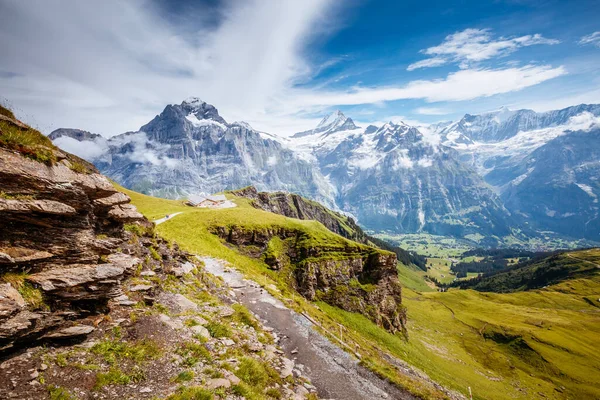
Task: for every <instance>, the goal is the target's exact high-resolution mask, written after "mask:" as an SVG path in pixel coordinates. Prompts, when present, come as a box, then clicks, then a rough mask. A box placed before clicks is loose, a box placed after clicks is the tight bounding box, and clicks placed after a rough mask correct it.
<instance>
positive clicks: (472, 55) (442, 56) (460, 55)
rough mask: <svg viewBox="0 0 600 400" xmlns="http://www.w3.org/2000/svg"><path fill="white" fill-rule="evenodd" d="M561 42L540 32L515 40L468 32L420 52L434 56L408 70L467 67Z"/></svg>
mask: <svg viewBox="0 0 600 400" xmlns="http://www.w3.org/2000/svg"><path fill="white" fill-rule="evenodd" d="M558 43H560V42H559V41H558V40H555V39H547V38H545V37H543V36H542V35H540V34H539V33H536V34H534V35H525V36H519V37H512V38H506V37H499V38H494V37H493V36H492V33H491V31H490V29H465V30H464V31H461V32H456V33H453V34H452V35H448V36H446V38H445V39H444V41H443V42H442V43H441V44H439V45H437V46H433V47H429V48H427V49H425V50H421V53H423V54H426V55H429V56H432V57H430V58H426V59H424V60H421V61H418V62H416V63H413V64H410V65H409V66H408V68H407V70H409V71H413V70H415V69H418V68H426V67H437V66H440V65H444V64H447V63H457V64H459V65H460V67H461V68H468V67H469V66H470V65H471V64H473V63H476V62H480V61H484V60H488V59H491V58H494V57H501V56H505V55H507V54H510V53H512V52H514V51H516V50H518V49H519V48H521V47H527V46H533V45H539V44H547V45H553V44H558Z"/></svg>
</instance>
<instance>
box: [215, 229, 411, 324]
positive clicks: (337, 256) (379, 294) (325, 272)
mask: <svg viewBox="0 0 600 400" xmlns="http://www.w3.org/2000/svg"><path fill="white" fill-rule="evenodd" d="M214 233H215V234H216V235H217V236H219V237H220V238H221V239H223V240H225V241H226V242H227V243H230V244H232V245H235V246H237V247H238V248H239V249H241V250H242V251H243V252H245V253H246V254H248V255H251V256H254V257H257V258H258V257H260V258H261V259H262V260H263V261H264V262H265V263H266V264H267V265H269V266H270V267H271V268H272V269H275V270H279V271H280V273H282V274H285V275H286V278H288V279H292V280H293V281H292V282H290V284H291V285H292V286H293V287H294V288H295V289H296V290H297V291H298V292H299V293H300V294H302V295H303V296H304V297H306V298H307V299H309V300H323V301H325V302H327V303H329V304H331V305H334V306H337V307H340V308H342V309H344V310H347V311H352V312H358V313H361V314H364V315H366V316H367V317H368V318H370V319H371V320H372V321H374V322H375V323H377V324H378V325H380V326H383V327H384V328H386V329H388V330H389V331H391V332H396V331H404V330H405V329H404V325H405V320H406V313H405V310H404V307H403V306H402V290H401V287H400V283H399V281H398V275H397V270H396V265H397V259H396V255H395V254H394V253H390V252H387V251H383V250H379V249H376V248H373V247H369V246H365V245H362V244H359V243H356V242H351V241H348V240H344V239H342V238H339V240H331V241H329V242H327V243H324V244H314V243H313V242H312V241H311V238H310V237H309V236H310V234H309V233H307V232H305V231H300V230H294V229H288V228H283V227H272V228H265V229H258V228H257V229H247V228H242V227H236V226H230V227H224V226H221V227H217V228H216V229H215V230H214ZM332 239H335V236H334V235H332ZM274 241H277V242H278V243H280V244H279V245H278V246H277V247H278V249H276V250H275V249H273V247H275V246H273V242H274ZM257 249H258V251H257Z"/></svg>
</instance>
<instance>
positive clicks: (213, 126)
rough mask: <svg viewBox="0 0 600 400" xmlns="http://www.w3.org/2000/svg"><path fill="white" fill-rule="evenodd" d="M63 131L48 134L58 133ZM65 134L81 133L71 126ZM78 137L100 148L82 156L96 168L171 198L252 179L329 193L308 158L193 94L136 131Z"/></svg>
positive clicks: (321, 196) (320, 196)
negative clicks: (102, 140)
mask: <svg viewBox="0 0 600 400" xmlns="http://www.w3.org/2000/svg"><path fill="white" fill-rule="evenodd" d="M66 131H67V130H59V131H55V132H53V133H52V134H51V135H50V137H51V138H55V137H56V136H57V135H58V134H60V135H61V136H62V137H63V138H64V136H63V135H64V134H65V132H66ZM70 137H71V138H73V139H76V140H81V139H79V138H80V137H81V135H79V134H78V132H76V131H74V132H73V134H72V135H70ZM55 140H58V141H57V144H61V142H60V140H61V138H56V139H55ZM63 140H64V139H63ZM83 141H84V142H85V143H86V144H87V145H89V146H92V147H95V148H99V149H100V151H99V152H98V153H97V155H96V156H95V157H94V158H92V159H90V161H92V162H93V163H94V164H95V165H96V166H97V167H98V168H99V169H100V171H102V172H103V173H104V174H106V175H107V176H109V177H111V178H112V179H114V180H115V181H117V182H119V183H120V184H122V185H124V186H125V187H128V188H130V189H132V190H135V191H138V192H142V193H147V194H151V195H155V196H162V197H171V198H177V197H182V196H183V197H185V196H187V195H189V194H195V193H199V192H207V193H215V192H218V191H221V190H224V189H237V188H240V187H244V186H248V185H255V186H256V187H258V188H259V189H260V190H282V189H285V190H293V191H295V192H298V193H301V194H304V195H306V196H309V197H311V198H314V199H316V200H320V201H325V202H330V199H331V196H330V195H329V193H328V191H329V187H328V185H327V184H326V182H325V179H324V178H323V176H322V175H321V174H320V173H319V172H318V171H317V170H314V169H313V168H312V167H311V166H310V165H309V163H307V162H306V161H303V160H301V159H299V158H298V157H296V156H295V155H294V154H293V152H292V151H290V150H289V149H286V148H284V147H283V146H282V145H281V144H280V143H279V142H277V141H276V140H273V138H272V137H270V136H268V135H265V134H263V133H261V132H258V131H256V130H254V129H253V128H252V127H250V125H248V124H246V123H244V122H234V123H227V122H226V121H225V120H224V119H223V118H222V117H221V116H220V115H219V113H218V111H217V109H216V108H215V107H214V106H212V105H210V104H207V103H205V102H203V101H201V100H199V99H197V98H190V99H187V100H186V101H183V102H182V103H181V104H173V105H168V106H167V107H165V109H164V110H163V112H162V113H161V114H160V115H157V116H156V117H155V118H154V119H153V120H152V121H150V122H149V123H148V124H146V125H144V126H142V127H141V128H140V130H139V131H137V132H128V133H125V134H122V135H118V136H115V137H112V138H110V139H108V140H107V142H106V147H105V149H104V150H102V149H101V148H103V147H104V144H102V143H96V142H93V141H90V140H87V139H85V138H84V139H83ZM73 150H75V149H73ZM88 153H89V152H88ZM82 155H83V154H82Z"/></svg>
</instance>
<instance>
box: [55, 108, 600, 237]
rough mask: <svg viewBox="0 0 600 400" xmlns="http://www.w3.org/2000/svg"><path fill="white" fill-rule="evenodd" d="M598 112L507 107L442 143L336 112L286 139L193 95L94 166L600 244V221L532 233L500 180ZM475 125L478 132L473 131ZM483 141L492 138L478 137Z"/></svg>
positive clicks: (416, 221)
mask: <svg viewBox="0 0 600 400" xmlns="http://www.w3.org/2000/svg"><path fill="white" fill-rule="evenodd" d="M532 113H533V114H532ZM534 114H535V115H534ZM596 115H600V105H579V106H573V107H568V108H566V109H563V110H557V111H552V112H547V113H542V114H540V115H538V114H537V113H535V112H533V111H531V110H508V109H501V110H497V111H494V112H490V113H484V114H481V115H478V116H477V115H471V114H466V115H465V117H463V118H462V119H461V120H459V121H457V122H454V123H443V124H438V125H436V126H434V127H432V130H433V131H434V134H436V135H439V136H440V137H441V143H438V142H435V141H432V140H431V139H430V136H429V135H428V136H427V137H425V136H424V135H423V133H422V132H421V131H420V130H419V128H417V127H412V126H409V125H407V124H404V123H398V124H395V123H393V122H389V123H386V124H384V125H383V126H380V127H376V126H372V125H370V126H368V127H366V128H359V127H357V126H356V125H355V124H354V122H353V121H352V119H351V118H349V117H347V116H345V115H344V114H343V113H342V112H341V111H336V112H333V113H331V114H329V115H326V116H325V117H324V118H323V119H322V120H321V122H320V123H319V124H318V126H317V127H316V128H315V129H312V130H309V131H304V132H298V133H297V134H294V135H292V136H291V137H288V138H283V137H278V136H276V135H271V134H265V133H260V132H258V131H256V130H254V129H253V128H251V127H250V126H249V125H248V124H246V123H243V122H235V123H231V124H230V123H227V122H226V121H225V120H224V119H222V117H220V115H219V114H218V110H217V109H216V108H215V107H214V106H212V105H210V104H207V103H205V102H203V101H201V100H199V99H198V98H191V99H188V100H186V101H184V102H182V103H181V104H179V105H168V106H167V107H165V110H164V111H163V112H162V113H161V114H159V115H157V116H156V117H155V118H154V119H153V120H152V121H150V122H149V123H148V124H146V125H144V126H142V127H141V128H140V130H139V131H137V132H133V133H128V134H127V135H119V136H117V137H116V138H114V139H109V140H108V141H107V147H108V151H105V152H104V153H103V154H101V155H100V156H98V158H97V159H96V160H95V161H94V162H95V163H96V165H98V166H99V168H100V169H101V170H102V171H104V172H106V173H107V174H108V175H109V176H111V177H113V178H114V179H115V180H117V181H118V182H120V183H122V184H124V185H125V186H129V187H133V188H135V189H137V190H138V191H141V192H147V193H151V194H154V195H160V196H166V197H181V196H185V195H186V194H191V193H193V192H198V191H202V192H218V191H221V190H233V189H237V188H239V187H244V186H248V185H254V186H257V188H258V189H259V190H261V191H280V190H284V191H289V192H294V193H298V194H300V195H302V196H305V197H308V198H311V199H314V200H317V201H319V202H322V203H324V204H326V205H327V206H329V207H330V208H333V209H335V210H343V211H345V212H347V213H350V214H351V215H353V216H354V217H355V218H357V219H358V221H359V223H360V224H362V225H363V226H365V227H366V228H368V229H372V230H375V231H381V230H386V229H387V230H388V231H391V232H397V233H415V232H429V233H435V234H442V235H452V236H465V235H472V234H474V235H483V236H484V237H486V238H491V240H488V239H486V241H484V242H483V243H481V244H483V245H486V244H487V245H491V246H493V245H495V244H498V243H500V242H501V241H502V240H503V239H502V238H503V237H509V236H513V235H515V234H517V235H525V236H526V235H529V234H532V232H533V230H538V231H540V230H553V229H557V234H559V235H560V234H563V235H566V236H571V235H573V234H575V236H574V237H585V238H587V239H591V240H595V239H600V238H597V237H596V233H595V229H596V228H595V225H594V226H592V228H591V232H592V233H591V235H590V234H585V235H584V234H582V233H579V232H575V231H566V230H565V229H563V228H562V226H563V225H556V224H554V225H552V224H551V223H549V222H547V221H546V222H544V223H541V224H532V225H531V227H530V226H528V225H527V224H528V223H530V222H529V220H531V218H532V217H528V218H527V221H524V222H526V223H524V224H522V223H520V222H519V221H518V219H519V218H521V217H519V218H515V216H516V215H520V214H519V213H521V212H522V210H521V209H520V208H519V207H517V206H515V204H522V202H521V200H519V201H517V202H516V203H515V201H514V200H511V201H510V202H509V204H510V205H511V207H510V208H506V207H505V205H504V202H505V201H508V200H507V199H508V198H509V196H508V194H507V193H509V191H510V192H511V193H514V190H512V189H510V187H511V186H508V185H507V183H502V185H503V186H501V187H500V186H498V182H501V181H502V179H505V178H504V177H505V176H508V175H507V174H508V173H509V172H508V171H509V170H510V168H513V167H510V165H518V163H521V162H527V161H526V159H527V156H528V155H529V154H531V152H532V151H534V150H535V149H537V148H539V147H540V146H544V145H546V144H547V143H549V142H550V141H551V140H552V139H553V138H555V137H557V136H561V135H568V134H569V133H568V132H570V131H568V130H567V128H566V127H567V125H560V124H561V123H563V122H565V121H566V123H567V124H568V123H570V122H572V121H574V120H577V119H580V120H581V119H585V118H587V117H586V116H590V118H596ZM474 122H475V123H474ZM580 125H581V124H580ZM563 126H564V127H565V128H564V129H563V128H562V127H563ZM519 127H525V128H527V129H528V127H535V128H539V127H543V128H539V129H541V130H542V131H543V130H545V131H544V132H546V131H547V133H544V134H543V135H537V136H536V135H534V132H537V131H524V132H522V131H520V130H519V129H520V128H519ZM467 128H468V129H467ZM476 128H477V129H478V131H477V133H476V134H472V133H470V132H471V131H473V130H474V129H476ZM469 129H470V130H469ZM539 129H538V130H539ZM61 132H62V133H61V136H63V137H64V136H65V135H66V134H65V131H64V130H63V131H61ZM523 135H525V136H523ZM527 135H528V136H527ZM74 136H77V135H74ZM523 137H524V138H526V140H527V141H525V142H523V140H525V139H522V138H523ZM481 138H484V139H485V141H483V142H481V141H477V140H479V139H481ZM83 139H84V140H85V138H83ZM496 139H498V140H499V141H496ZM58 140H61V139H60V138H58ZM95 140H97V139H95ZM509 142H514V145H512V146H513V147H510V149H512V148H514V149H515V150H514V151H513V150H511V151H508V152H507V151H503V150H502V147H501V146H503V145H504V143H509ZM521 143H524V144H521ZM495 149H497V150H495ZM496 153H497V155H496ZM510 157H512V158H510ZM509 161H510V163H511V164H507V165H508V166H509V168H507V167H505V166H504V164H506V163H507V162H509ZM138 165H144V166H145V167H144V168H138V167H137V166H138ZM549 167H550V168H553V167H552V166H549ZM518 168H521V167H518ZM513 169H514V168H513ZM514 170H515V171H516V170H518V169H514ZM526 170H527V168H525V171H526ZM225 171H230V172H229V173H224V172H225ZM503 171H506V172H503ZM513 174H514V173H513ZM522 174H523V173H521V175H522ZM501 177H502V178H501ZM512 179H513V180H515V179H516V176H515V177H513V178H512ZM508 182H509V181H508ZM517 183H519V182H518V181H515V182H514V183H513V184H512V187H514V186H515V185H516V184H517ZM582 184H583V185H584V186H583V187H585V188H586V190H588V189H587V188H590V189H589V190H588V193H592V194H594V195H596V196H597V195H600V190H599V193H598V194H596V193H595V192H594V191H595V190H596V189H595V186H594V185H592V184H590V183H589V180H584V183H582ZM491 189H493V190H491ZM509 189H510V190H509ZM523 193H524V192H523ZM523 195H524V194H518V196H519V198H520V197H522V196H523ZM511 198H513V199H514V195H513V196H512V197H511ZM534 202H535V200H534ZM573 207H576V205H573ZM590 207H592V209H593V208H594V205H593V204H592V205H591V206H590ZM482 210H483V211H482ZM566 212H575V211H566ZM526 213H527V212H526ZM592 214H593V212H592ZM556 227H558V228H556ZM519 232H520V233H519ZM599 235H600V233H599ZM525 236H523V238H525Z"/></svg>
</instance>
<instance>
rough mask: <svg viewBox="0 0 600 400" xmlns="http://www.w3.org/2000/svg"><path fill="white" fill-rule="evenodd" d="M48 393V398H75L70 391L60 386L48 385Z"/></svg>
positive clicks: (63, 399)
mask: <svg viewBox="0 0 600 400" xmlns="http://www.w3.org/2000/svg"><path fill="white" fill-rule="evenodd" d="M48 395H50V400H75V397H73V396H72V395H71V393H69V392H68V391H67V390H66V389H65V388H61V387H60V386H54V385H50V386H48Z"/></svg>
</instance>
